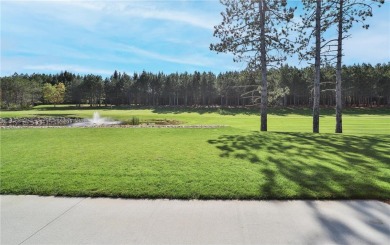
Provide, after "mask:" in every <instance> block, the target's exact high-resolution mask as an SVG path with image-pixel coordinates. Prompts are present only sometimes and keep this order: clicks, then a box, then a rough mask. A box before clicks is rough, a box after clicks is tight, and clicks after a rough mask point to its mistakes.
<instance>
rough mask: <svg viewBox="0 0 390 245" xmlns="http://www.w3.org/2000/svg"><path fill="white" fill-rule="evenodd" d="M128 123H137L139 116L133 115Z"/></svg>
mask: <svg viewBox="0 0 390 245" xmlns="http://www.w3.org/2000/svg"><path fill="white" fill-rule="evenodd" d="M130 125H139V118H138V117H135V116H133V117H132V118H131V120H130Z"/></svg>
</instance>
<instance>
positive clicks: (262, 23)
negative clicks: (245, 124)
mask: <svg viewBox="0 0 390 245" xmlns="http://www.w3.org/2000/svg"><path fill="white" fill-rule="evenodd" d="M266 8H267V7H266V2H265V0H261V1H260V2H259V11H260V63H261V103H260V105H261V106H260V108H261V112H260V114H261V116H260V118H261V119H260V130H261V131H267V104H268V96H267V63H266V62H267V57H266V49H265V45H266V43H265V11H266Z"/></svg>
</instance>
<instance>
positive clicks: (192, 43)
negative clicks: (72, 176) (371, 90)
mask: <svg viewBox="0 0 390 245" xmlns="http://www.w3.org/2000/svg"><path fill="white" fill-rule="evenodd" d="M222 10H223V6H222V5H221V4H220V3H219V1H217V0H192V1H188V0H187V1H185V0H182V1H180V0H160V1H158V0H155V1H148V0H146V1H142V0H139V1H130V0H122V1H104V0H101V1H56V0H52V1H33V0H30V1H19V0H13V1H3V0H1V76H4V75H11V74H13V73H14V72H18V73H29V74H30V73H34V72H35V73H38V72H44V73H58V72H60V71H64V70H67V71H71V72H74V73H80V74H87V73H94V74H100V75H103V76H109V75H111V74H112V73H113V71H114V70H118V71H120V72H126V73H130V74H131V73H133V72H141V71H142V70H146V71H151V72H158V71H163V72H165V73H171V72H176V71H178V72H184V71H188V72H193V71H195V70H198V71H212V72H215V73H218V72H224V71H229V70H242V69H243V68H245V64H242V63H234V62H233V56H232V55H231V54H217V53H215V52H213V51H210V50H209V45H210V43H213V42H216V41H217V39H215V38H214V37H213V26H214V25H217V24H219V23H220V21H221V16H220V12H221V11H222ZM368 23H369V24H370V26H371V28H370V29H369V30H363V29H362V28H361V27H360V26H356V27H355V28H354V29H353V30H352V32H351V34H352V38H350V39H348V40H346V41H345V51H344V53H345V57H344V63H345V64H353V63H363V62H366V63H372V64H376V63H383V62H389V61H390V4H389V3H386V4H385V5H384V6H383V7H382V8H379V9H378V8H375V11H374V17H373V18H370V19H369V20H368ZM288 62H289V64H290V65H298V64H297V60H296V58H291V59H289V61H288Z"/></svg>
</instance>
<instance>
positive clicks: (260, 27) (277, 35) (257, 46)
mask: <svg viewBox="0 0 390 245" xmlns="http://www.w3.org/2000/svg"><path fill="white" fill-rule="evenodd" d="M221 3H222V4H223V5H224V6H225V7H226V10H225V12H223V13H221V15H222V17H223V21H222V23H221V24H220V25H217V26H215V27H214V29H215V31H214V36H215V37H217V38H219V39H220V42H219V43H217V44H211V45H210V49H211V50H214V51H217V52H230V53H233V54H234V55H235V58H234V61H239V62H240V61H244V62H247V64H248V69H249V70H258V69H260V70H261V126H260V130H261V131H267V106H268V90H267V86H268V84H267V66H269V65H272V64H275V63H276V64H280V63H281V62H282V61H284V60H285V56H284V55H283V54H284V53H285V52H291V51H292V49H293V46H292V45H291V44H290V43H289V40H288V39H287V34H288V32H287V30H286V29H287V24H288V23H289V22H290V20H291V19H292V18H293V16H294V15H293V14H294V10H295V9H294V8H288V7H287V1H286V0H284V1H276V0H274V1H266V0H256V1H240V0H221Z"/></svg>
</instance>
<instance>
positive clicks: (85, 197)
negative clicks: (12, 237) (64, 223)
mask: <svg viewBox="0 0 390 245" xmlns="http://www.w3.org/2000/svg"><path fill="white" fill-rule="evenodd" d="M85 199H87V198H86V197H85V198H83V199H81V200H80V201H78V202H77V203H75V204H74V205H72V206H71V207H70V208H68V209H67V210H65V211H64V212H63V213H61V214H60V215H58V216H57V217H56V218H55V219H53V220H52V221H50V222H49V223H47V224H46V225H44V226H43V227H42V228H40V229H39V230H37V231H36V232H34V233H33V234H32V235H30V236H29V237H27V238H26V239H24V240H23V241H22V242H21V243H19V245H21V244H23V243H24V242H26V241H27V240H29V239H30V238H31V237H33V236H35V235H36V234H37V233H38V232H40V231H41V230H43V229H45V228H46V227H47V226H48V225H50V224H51V223H53V222H54V221H56V220H57V219H59V218H60V217H62V216H63V215H64V214H66V213H67V212H69V211H70V210H71V209H72V208H74V207H76V206H77V205H79V204H80V203H81V202H82V201H84V200H85Z"/></svg>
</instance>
